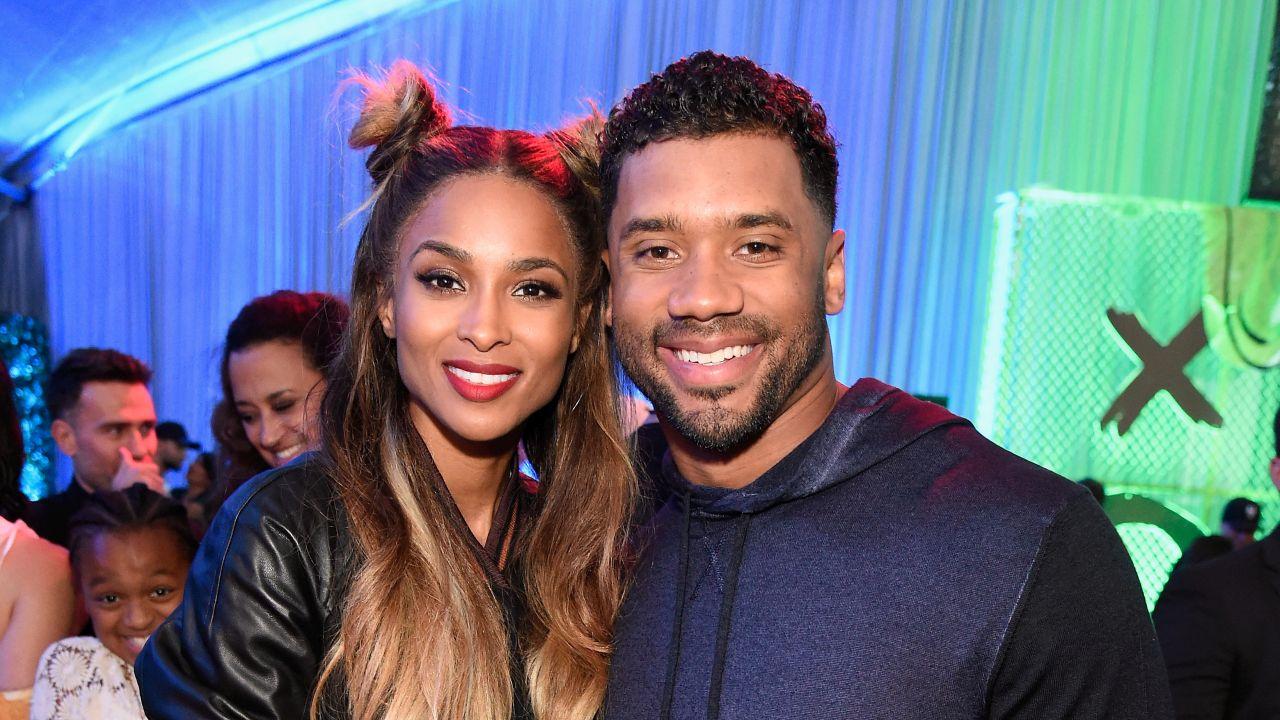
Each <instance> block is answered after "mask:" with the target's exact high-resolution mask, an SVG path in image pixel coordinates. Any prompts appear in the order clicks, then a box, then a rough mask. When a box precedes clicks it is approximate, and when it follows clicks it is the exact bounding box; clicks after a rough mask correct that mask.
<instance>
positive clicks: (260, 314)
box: [213, 290, 349, 510]
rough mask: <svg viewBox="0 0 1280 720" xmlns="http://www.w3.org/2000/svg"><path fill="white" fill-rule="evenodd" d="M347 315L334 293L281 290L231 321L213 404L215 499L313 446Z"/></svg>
mask: <svg viewBox="0 0 1280 720" xmlns="http://www.w3.org/2000/svg"><path fill="white" fill-rule="evenodd" d="M348 315H349V311H348V309H347V305H346V303H344V302H343V301H342V300H341V299H339V298H337V297H334V296H333V295H329V294H326V293H320V292H309V293H299V292H294V291H293V290H279V291H277V292H274V293H271V294H270V295H264V296H262V297H259V298H254V299H253V300H252V301H250V302H249V304H248V305H245V306H244V307H243V308H242V309H241V310H240V312H239V314H237V315H236V318H235V320H232V321H231V325H230V327H228V328H227V338H226V342H225V343H224V344H223V346H222V363H221V376H222V398H223V399H222V401H221V402H219V403H218V406H217V407H216V408H215V409H214V412H213V434H214V437H216V438H217V440H218V454H219V466H220V471H219V477H218V484H219V486H220V487H219V489H218V490H217V491H215V495H217V496H218V497H217V498H216V499H217V501H221V500H222V499H223V498H225V497H226V496H227V495H229V494H231V492H233V491H235V489H236V488H238V487H240V485H241V484H242V483H243V482H244V481H245V480H248V479H249V478H251V477H253V476H254V475H257V474H258V473H260V472H262V471H264V470H267V469H269V468H273V467H279V466H281V465H283V464H285V463H287V462H289V461H290V460H292V459H293V458H295V457H297V456H298V455H300V454H301V453H302V452H304V451H306V450H313V449H315V447H316V443H317V441H318V439H319V437H320V432H319V429H320V413H319V408H320V400H321V398H323V397H324V387H325V385H324V374H325V371H326V369H327V368H328V366H329V365H330V364H331V363H332V362H333V357H334V355H336V354H337V351H338V341H339V338H340V337H341V336H342V330H343V328H344V327H346V323H347V317H348ZM214 509H215V510H216V507H215V508H214Z"/></svg>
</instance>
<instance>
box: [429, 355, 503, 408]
mask: <svg viewBox="0 0 1280 720" xmlns="http://www.w3.org/2000/svg"><path fill="white" fill-rule="evenodd" d="M455 370H460V371H462V372H463V373H464V374H467V375H471V374H479V375H491V376H492V375H510V376H511V377H509V378H507V379H506V380H502V381H500V382H496V383H488V382H486V383H479V382H474V381H473V380H471V379H468V378H466V377H464V376H463V375H460V374H459V373H458V372H455ZM444 376H445V377H446V378H448V379H449V384H450V385H452V386H453V389H454V390H455V391H457V393H458V394H459V395H461V396H462V397H463V398H465V399H467V400H470V401H471V402H489V401H490V400H494V399H496V398H498V397H500V396H502V395H503V394H505V393H506V392H507V391H508V390H510V389H511V387H512V386H513V385H515V384H516V381H517V380H519V379H520V370H519V369H517V368H513V367H511V366H510V365H499V364H496V363H477V362H471V361H470V360H449V361H447V362H445V363H444Z"/></svg>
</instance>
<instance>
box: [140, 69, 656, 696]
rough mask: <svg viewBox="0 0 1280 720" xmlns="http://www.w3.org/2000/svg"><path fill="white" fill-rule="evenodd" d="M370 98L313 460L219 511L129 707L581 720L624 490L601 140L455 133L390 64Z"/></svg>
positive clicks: (614, 585)
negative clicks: (344, 288)
mask: <svg viewBox="0 0 1280 720" xmlns="http://www.w3.org/2000/svg"><path fill="white" fill-rule="evenodd" d="M367 89H368V93H367V95H366V102H365V106H364V111H363V113H362V114H361V117H360V120H359V122H358V123H357V124H356V127H355V129H354V130H353V131H352V134H351V144H352V145H353V146H355V147H369V146H372V148H373V151H372V153H371V154H370V155H369V157H368V160H367V161H366V167H367V168H368V170H369V173H370V175H371V176H372V178H373V180H374V183H375V185H376V188H375V191H374V199H373V200H372V202H371V207H370V209H369V218H368V222H367V224H366V225H365V228H364V232H363V234H362V235H361V238H360V243H359V246H358V247H357V249H356V257H355V266H354V269H353V271H352V282H351V319H350V322H349V323H348V325H347V331H346V335H345V337H344V343H343V346H342V349H341V351H340V352H339V354H338V358H337V360H336V361H335V363H334V367H333V369H332V371H331V373H330V375H329V377H328V389H327V391H326V394H325V399H324V404H323V406H322V410H321V417H322V429H323V432H322V440H321V445H320V452H318V453H316V454H314V455H311V456H308V457H305V458H303V459H301V460H299V461H296V462H293V463H290V464H288V465H285V466H284V467H281V468H278V469H275V470H273V471H271V472H268V473H265V474H263V475H260V476H258V477H257V478H255V479H254V480H252V481H250V482H249V483H247V484H245V485H244V486H243V487H241V489H240V490H239V491H237V492H236V494H235V495H233V496H232V497H231V498H230V499H229V500H228V501H227V503H226V504H225V505H224V506H223V508H222V510H221V511H220V512H219V514H218V516H217V518H215V520H214V522H213V525H212V527H211V528H210V531H209V534H208V535H207V536H206V537H205V540H204V543H203V545H202V546H201V551H200V554H199V557H198V558H197V559H196V564H195V566H194V567H193V569H192V573H191V586H190V588H189V592H188V593H187V598H186V599H185V600H184V601H183V603H182V606H181V607H180V608H179V610H178V611H177V612H175V613H174V615H173V617H172V618H171V620H170V621H169V622H168V623H166V624H165V625H164V626H163V627H162V628H161V629H160V630H159V631H158V632H157V633H156V635H155V638H154V639H153V641H152V642H151V643H150V644H148V645H147V649H146V651H145V652H144V653H143V655H142V657H141V658H140V659H139V661H138V673H139V678H140V680H141V685H142V692H143V700H144V702H145V705H146V709H147V713H148V715H149V716H150V717H151V718H152V720H164V719H165V718H175V719H176V718H183V719H184V720H185V719H188V718H249V717H253V718H266V717H305V716H306V714H307V713H308V711H309V712H310V715H311V717H317V716H324V717H350V718H355V719H356V720H378V719H381V718H431V719H432V720H501V719H505V718H510V717H512V716H516V717H534V716H536V717H541V718H555V720H588V719H589V718H592V717H594V716H595V714H596V712H597V711H598V710H599V708H600V705H601V702H602V700H603V697H604V687H605V681H606V678H607V674H608V660H609V649H610V643H611V633H612V626H613V617H614V615H615V613H616V612H617V608H618V604H619V602H620V600H621V597H622V591H623V577H622V571H623V566H624V563H623V560H624V555H623V548H624V547H625V545H624V543H625V537H624V536H625V533H624V529H625V527H626V525H627V522H628V518H629V512H630V507H631V493H632V490H631V488H632V486H633V484H634V481H633V476H632V472H631V469H630V466H629V464H628V461H627V453H626V447H625V442H624V439H623V436H622V430H621V425H620V421H619V411H618V403H617V382H616V378H615V376H614V374H613V372H614V368H613V364H612V362H611V359H610V355H609V351H608V344H607V342H606V337H605V324H604V317H605V312H604V299H605V292H606V289H607V282H606V279H605V269H604V265H603V262H602V259H601V253H602V251H603V249H604V242H603V233H602V228H601V226H600V224H599V216H600V208H599V201H598V198H597V196H596V193H595V192H593V189H592V185H591V172H592V169H593V167H594V165H593V162H592V160H591V158H590V157H589V154H588V152H587V151H588V150H589V142H588V140H589V139H590V138H592V137H593V135H592V134H591V133H589V132H587V133H581V134H576V135H575V134H572V133H569V132H557V133H551V134H548V135H536V134H533V133H529V132H524V131H520V130H496V129H493V128H486V127H467V126H454V125H452V123H451V122H450V119H449V112H448V109H447V108H446V107H445V106H444V105H442V104H441V103H439V102H438V101H437V100H436V98H435V93H434V90H433V88H432V87H431V85H430V84H429V83H428V82H427V81H426V79H425V78H424V77H423V75H422V74H421V73H420V72H419V71H418V70H417V69H416V68H414V67H413V66H412V65H409V64H408V63H401V64H398V65H397V66H396V67H395V68H394V69H393V71H392V74H391V77H390V78H389V80H388V81H387V82H386V83H384V84H376V83H368V84H367ZM580 173H581V174H580ZM521 444H523V446H524V447H525V448H526V449H527V451H528V455H529V459H530V461H531V462H532V464H533V466H534V468H535V470H536V471H537V473H538V475H539V482H538V484H537V486H536V488H537V491H536V492H530V491H529V489H527V485H526V483H524V482H522V479H521V477H520V476H519V474H518V473H517V472H516V455H517V448H518V447H519V446H520V445H521Z"/></svg>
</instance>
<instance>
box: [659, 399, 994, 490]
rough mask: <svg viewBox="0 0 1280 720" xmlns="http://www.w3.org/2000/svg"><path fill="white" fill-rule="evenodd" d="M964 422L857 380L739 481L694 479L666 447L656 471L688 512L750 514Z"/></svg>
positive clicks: (834, 482)
mask: <svg viewBox="0 0 1280 720" xmlns="http://www.w3.org/2000/svg"><path fill="white" fill-rule="evenodd" d="M968 424H969V421H967V420H965V419H963V418H960V417H958V416H956V415H953V414H952V413H950V412H948V411H947V410H946V409H945V408H943V407H941V406H939V405H935V404H934V403H931V402H925V401H924V400H919V399H917V398H915V397H913V396H911V395H909V394H907V393H905V392H903V391H901V390H899V389H897V388H895V387H892V386H890V385H886V384H884V383H882V382H880V381H879V380H874V379H871V378H863V379H861V380H859V381H858V382H857V383H855V384H854V385H853V387H851V388H849V389H848V390H847V391H846V392H845V394H844V395H843V396H842V397H841V398H840V400H839V401H837V402H836V406H835V408H834V409H832V411H831V414H830V415H829V416H828V417H827V419H826V421H825V422H823V424H822V426H821V427H819V428H818V429H817V431H815V432H814V433H813V434H812V435H810V436H809V437H808V438H806V439H805V441H804V442H802V443H800V445H798V446H797V447H796V448H795V449H794V450H792V451H791V452H790V453H789V454H788V455H787V456H786V457H784V458H783V459H782V460H779V461H778V463H777V464H775V465H774V466H773V467H771V468H769V469H768V470H767V471H765V473H764V474H763V475H761V476H760V477H759V478H756V480H754V481H753V482H751V483H750V484H748V485H746V486H745V487H741V488H738V489H736V490H727V489H724V488H714V487H707V486H704V485H695V484H693V483H691V482H689V481H688V480H686V479H685V478H684V477H683V476H682V475H680V472H679V471H678V470H677V469H676V467H675V463H674V462H673V461H672V459H671V454H670V453H669V452H668V453H667V455H666V457H665V458H663V461H662V470H663V476H664V479H665V481H666V482H667V484H668V485H669V487H670V489H671V490H672V492H673V494H675V495H677V496H687V497H688V498H689V502H690V505H691V510H692V511H693V513H695V514H698V515H741V514H753V513H759V512H762V511H764V510H767V509H769V508H770V507H773V506H774V505H778V504H780V503H784V502H787V501H790V500H795V499H798V498H803V497H807V496H809V495H812V494H814V493H816V492H819V491H821V490H824V489H826V488H829V487H831V486H833V485H837V484H839V483H842V482H845V481H846V480H849V479H851V478H853V477H856V476H857V475H859V474H861V473H862V472H863V471H865V470H867V469H868V468H870V467H872V466H873V465H876V464H877V463H880V462H882V461H883V460H885V459H887V458H889V457H891V456H893V455H894V454H896V453H898V452H900V451H902V450H903V449H904V448H906V447H907V446H909V445H911V443H913V442H915V441H916V440H917V439H919V438H920V437H922V436H924V435H926V434H928V433H930V432H932V431H933V430H936V429H938V428H941V427H946V426H949V425H968Z"/></svg>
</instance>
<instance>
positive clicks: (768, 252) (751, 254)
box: [734, 240, 778, 262]
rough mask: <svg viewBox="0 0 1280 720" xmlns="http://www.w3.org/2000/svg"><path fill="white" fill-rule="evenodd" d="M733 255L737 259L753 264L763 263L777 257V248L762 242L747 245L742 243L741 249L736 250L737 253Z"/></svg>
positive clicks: (757, 241) (755, 241)
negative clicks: (742, 258)
mask: <svg viewBox="0 0 1280 720" xmlns="http://www.w3.org/2000/svg"><path fill="white" fill-rule="evenodd" d="M734 254H735V255H738V256H739V257H744V258H747V259H748V260H751V261H753V262H763V261H766V260H772V259H774V258H775V257H777V256H778V247H777V246H776V245H770V244H769V243H767V242H764V241H762V240H752V241H750V242H748V243H744V244H743V245H742V247H740V248H738V252H736V253H734Z"/></svg>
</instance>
